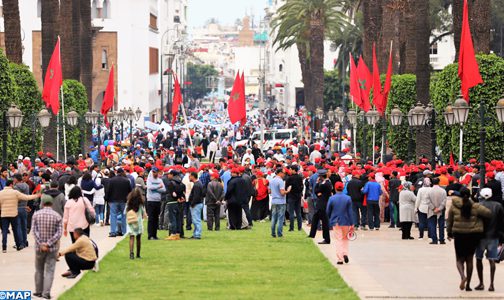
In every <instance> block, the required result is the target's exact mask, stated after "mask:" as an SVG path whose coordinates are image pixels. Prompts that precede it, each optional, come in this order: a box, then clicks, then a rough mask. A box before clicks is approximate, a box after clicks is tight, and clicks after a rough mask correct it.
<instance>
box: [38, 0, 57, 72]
mask: <svg viewBox="0 0 504 300" xmlns="http://www.w3.org/2000/svg"><path fill="white" fill-rule="evenodd" d="M41 23H42V80H44V78H45V72H46V70H47V65H49V60H51V55H52V53H53V50H54V46H55V45H56V40H57V38H58V32H59V0H44V1H42V10H41Z"/></svg>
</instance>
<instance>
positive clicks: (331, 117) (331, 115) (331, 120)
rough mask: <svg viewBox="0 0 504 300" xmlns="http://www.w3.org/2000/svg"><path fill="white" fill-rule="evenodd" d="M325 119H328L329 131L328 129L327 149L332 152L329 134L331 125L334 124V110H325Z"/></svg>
mask: <svg viewBox="0 0 504 300" xmlns="http://www.w3.org/2000/svg"><path fill="white" fill-rule="evenodd" d="M327 119H328V120H329V126H328V127H329V131H328V139H327V140H328V141H329V150H330V151H331V152H332V151H333V149H332V136H331V127H332V126H333V125H334V111H333V110H332V108H331V109H329V111H328V112H327Z"/></svg>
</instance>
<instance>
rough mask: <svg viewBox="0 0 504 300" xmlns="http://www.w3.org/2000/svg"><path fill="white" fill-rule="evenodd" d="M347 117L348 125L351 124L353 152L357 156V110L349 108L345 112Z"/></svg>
mask: <svg viewBox="0 0 504 300" xmlns="http://www.w3.org/2000/svg"><path fill="white" fill-rule="evenodd" d="M347 118H348V122H350V125H351V126H352V128H351V130H352V141H353V142H352V145H353V150H354V151H353V152H354V156H355V157H357V111H355V110H354V109H351V110H349V111H348V112H347Z"/></svg>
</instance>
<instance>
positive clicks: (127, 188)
mask: <svg viewBox="0 0 504 300" xmlns="http://www.w3.org/2000/svg"><path fill="white" fill-rule="evenodd" d="M130 192H131V183H130V181H129V179H128V178H127V177H126V175H125V174H124V170H123V169H122V168H119V169H118V170H117V175H116V176H114V177H112V178H110V179H109V180H108V189H105V199H106V200H107V201H108V202H109V205H110V233H109V237H116V236H122V235H123V233H125V231H126V216H125V215H124V209H125V206H126V198H127V197H128V194H129V193H130ZM119 218H120V220H121V223H120V226H121V229H120V230H119V229H118V228H117V227H118V226H117V225H118V224H117V222H118V220H119Z"/></svg>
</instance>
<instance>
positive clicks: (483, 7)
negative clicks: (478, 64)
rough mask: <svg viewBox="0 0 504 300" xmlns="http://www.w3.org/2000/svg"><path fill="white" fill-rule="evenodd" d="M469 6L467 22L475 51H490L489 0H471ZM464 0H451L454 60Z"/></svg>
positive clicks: (458, 45) (458, 40)
mask: <svg viewBox="0 0 504 300" xmlns="http://www.w3.org/2000/svg"><path fill="white" fill-rule="evenodd" d="M467 4H468V6H469V23H470V26H471V33H472V38H473V42H474V50H475V52H476V53H479V52H482V53H487V54H488V53H490V28H491V25H490V8H491V5H490V4H491V3H490V0H472V1H468V2H467ZM463 8H464V0H453V10H452V16H453V31H454V35H455V38H454V43H455V49H456V51H457V52H456V55H455V61H457V60H458V54H459V47H460V34H461V30H462V10H463Z"/></svg>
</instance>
